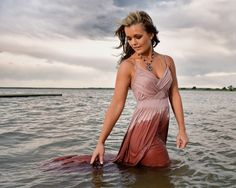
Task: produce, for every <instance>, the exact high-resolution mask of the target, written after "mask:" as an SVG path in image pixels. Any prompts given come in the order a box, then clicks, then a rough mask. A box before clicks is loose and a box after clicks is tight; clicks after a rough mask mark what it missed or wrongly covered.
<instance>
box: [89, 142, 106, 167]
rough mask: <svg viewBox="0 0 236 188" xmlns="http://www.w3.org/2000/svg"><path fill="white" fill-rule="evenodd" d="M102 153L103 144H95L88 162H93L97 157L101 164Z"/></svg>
mask: <svg viewBox="0 0 236 188" xmlns="http://www.w3.org/2000/svg"><path fill="white" fill-rule="evenodd" d="M104 153H105V148H104V144H97V146H96V149H95V150H94V151H93V155H92V157H91V161H90V164H93V163H94V162H95V161H96V159H97V158H98V159H99V162H100V164H103V158H104Z"/></svg>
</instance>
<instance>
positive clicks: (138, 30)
mask: <svg viewBox="0 0 236 188" xmlns="http://www.w3.org/2000/svg"><path fill="white" fill-rule="evenodd" d="M124 31H125V35H126V36H132V35H135V34H143V33H146V31H145V29H144V26H143V24H142V23H138V24H134V25H131V26H126V27H125V28H124Z"/></svg>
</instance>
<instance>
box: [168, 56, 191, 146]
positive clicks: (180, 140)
mask: <svg viewBox="0 0 236 188" xmlns="http://www.w3.org/2000/svg"><path fill="white" fill-rule="evenodd" d="M167 62H168V64H169V67H170V70H171V73H172V78H173V81H172V85H171V87H170V93H169V99H170V103H171V107H172V110H173V112H174V115H175V118H176V121H177V124H178V127H179V133H178V135H177V139H176V145H177V147H178V148H185V147H186V145H187V144H188V136H187V133H186V128H185V122H184V112H183V105H182V100H181V96H180V93H179V88H178V81H177V76H176V68H175V64H174V61H173V59H172V58H171V57H168V56H167Z"/></svg>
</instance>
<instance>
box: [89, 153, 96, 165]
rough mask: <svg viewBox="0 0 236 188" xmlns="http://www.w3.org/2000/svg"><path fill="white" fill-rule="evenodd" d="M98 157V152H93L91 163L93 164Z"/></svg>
mask: <svg viewBox="0 0 236 188" xmlns="http://www.w3.org/2000/svg"><path fill="white" fill-rule="evenodd" d="M96 158H97V154H95V153H93V155H92V157H91V160H90V164H93V163H94V161H95V159H96Z"/></svg>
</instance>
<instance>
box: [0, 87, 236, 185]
mask: <svg viewBox="0 0 236 188" xmlns="http://www.w3.org/2000/svg"><path fill="white" fill-rule="evenodd" d="M3 93H8V94H9V93H62V94H63V96H62V97H60V96H58V97H32V98H0V116H1V119H0V187H1V188H2V187H4V188H5V187H12V188H13V187H14V188H15V187H26V188H33V187H34V188H36V187H56V188H60V187H63V188H64V187H145V188H146V187H160V188H167V187H180V188H183V187H188V188H189V187H220V188H222V187H236V186H235V185H236V142H235V140H236V116H235V114H236V107H235V106H236V92H224V91H181V96H182V100H183V106H184V112H185V122H186V127H187V132H188V135H189V139H190V143H189V145H188V147H187V148H186V149H184V150H179V149H177V148H176V146H175V137H176V134H177V124H176V121H175V118H174V115H173V113H172V112H171V120H170V127H169V135H168V141H167V149H168V152H169V155H170V158H171V161H172V164H171V166H170V167H168V168H164V169H157V168H147V167H132V168H131V167H129V168H125V167H119V166H117V165H116V164H109V166H106V165H105V166H104V168H103V169H102V170H99V171H98V170H93V169H92V170H84V171H81V170H78V171H76V170H75V171H71V172H68V171H47V172H44V171H42V170H40V168H39V167H40V164H42V162H44V161H47V160H49V159H52V158H55V157H58V156H63V155H69V154H78V155H83V154H91V153H92V151H93V149H94V147H95V145H96V141H97V138H98V134H99V131H100V128H101V126H102V122H103V117H104V113H105V111H106V108H107V106H108V104H109V102H110V100H111V97H112V94H113V90H105V89H84V90H82V89H77V90H76V89H72V90H69V89H51V90H50V89H40V90H39V89H0V94H3ZM134 108H135V100H134V98H133V96H132V93H131V92H129V95H128V99H127V102H126V107H125V109H124V111H123V113H122V115H121V117H120V119H119V121H118V122H117V124H116V126H115V127H114V129H113V132H112V134H111V135H110V136H109V138H108V140H107V142H106V153H110V154H116V153H117V151H118V149H119V146H120V144H121V141H122V138H123V136H124V134H125V132H126V129H127V126H128V123H129V120H130V117H131V115H132V112H133V110H134Z"/></svg>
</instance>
